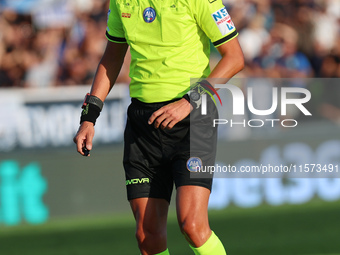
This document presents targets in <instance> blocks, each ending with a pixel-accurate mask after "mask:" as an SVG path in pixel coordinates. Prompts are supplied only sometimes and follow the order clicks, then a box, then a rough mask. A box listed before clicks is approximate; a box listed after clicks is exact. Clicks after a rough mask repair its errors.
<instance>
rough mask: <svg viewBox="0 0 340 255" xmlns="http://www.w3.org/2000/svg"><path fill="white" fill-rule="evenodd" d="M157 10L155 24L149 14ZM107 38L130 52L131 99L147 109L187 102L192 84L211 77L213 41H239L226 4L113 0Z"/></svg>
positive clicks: (196, 0)
mask: <svg viewBox="0 0 340 255" xmlns="http://www.w3.org/2000/svg"><path fill="white" fill-rule="evenodd" d="M149 7H151V8H153V9H154V10H155V13H156V16H155V19H154V21H152V22H150V23H147V22H146V21H145V20H144V17H143V13H144V11H145V10H146V8H149ZM106 32H107V38H108V40H110V41H112V42H124V41H125V40H126V42H127V43H128V44H129V46H130V52H131V65H130V77H131V83H130V96H131V97H134V98H137V99H139V100H141V101H143V102H146V103H153V102H163V101H168V100H172V99H175V98H180V97H182V96H183V95H184V94H185V93H186V92H187V91H188V90H189V87H190V78H202V77H203V78H205V77H207V76H208V75H209V73H210V68H209V56H210V43H209V39H211V41H212V42H213V43H214V45H215V46H219V45H221V44H223V43H225V42H227V41H228V40H231V39H233V38H234V37H236V36H237V33H236V29H235V26H234V24H233V23H232V21H231V19H230V16H229V14H228V12H227V11H226V10H225V7H224V5H223V4H222V1H221V0H215V1H212V0H163V1H159V0H111V2H110V10H109V14H108V26H107V31H106Z"/></svg>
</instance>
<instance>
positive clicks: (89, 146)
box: [85, 135, 93, 151]
mask: <svg viewBox="0 0 340 255" xmlns="http://www.w3.org/2000/svg"><path fill="white" fill-rule="evenodd" d="M92 140H93V136H92V135H88V136H87V137H86V142H85V147H86V149H88V150H89V151H90V150H92Z"/></svg>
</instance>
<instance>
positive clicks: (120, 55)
mask: <svg viewBox="0 0 340 255" xmlns="http://www.w3.org/2000/svg"><path fill="white" fill-rule="evenodd" d="M127 48H128V45H127V44H117V43H111V42H108V45H107V47H106V49H105V52H104V54H103V57H102V59H101V61H100V63H99V65H98V68H97V71H96V74H95V77H94V80H93V84H92V87H91V92H90V94H91V95H94V96H96V97H98V98H100V99H101V100H102V101H104V100H105V98H106V96H107V95H108V93H109V92H110V90H111V89H112V87H113V85H114V84H115V82H116V79H117V77H118V74H119V72H120V69H121V67H122V65H123V62H124V57H125V54H126V51H127Z"/></svg>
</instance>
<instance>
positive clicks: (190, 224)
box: [180, 219, 211, 247]
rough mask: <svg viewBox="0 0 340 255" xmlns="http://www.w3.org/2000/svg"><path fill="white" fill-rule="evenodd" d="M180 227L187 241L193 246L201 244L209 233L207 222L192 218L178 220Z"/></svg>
mask: <svg viewBox="0 0 340 255" xmlns="http://www.w3.org/2000/svg"><path fill="white" fill-rule="evenodd" d="M180 229H181V232H182V233H183V235H184V236H185V238H186V239H187V241H188V242H189V243H190V244H191V245H193V246H195V247H200V246H201V245H203V244H204V243H205V242H206V240H207V239H208V238H209V236H210V234H211V230H210V227H209V224H206V223H205V222H201V221H197V220H194V219H185V220H183V221H182V222H180Z"/></svg>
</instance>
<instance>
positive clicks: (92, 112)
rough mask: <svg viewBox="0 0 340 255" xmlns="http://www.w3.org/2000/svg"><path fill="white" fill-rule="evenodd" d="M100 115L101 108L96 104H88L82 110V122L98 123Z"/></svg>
mask: <svg viewBox="0 0 340 255" xmlns="http://www.w3.org/2000/svg"><path fill="white" fill-rule="evenodd" d="M99 115H100V108H99V107H98V106H97V105H94V104H87V105H86V106H85V107H84V108H83V111H82V112H81V117H80V124H81V123H83V122H84V121H89V122H92V123H93V125H95V124H96V120H97V118H98V117H99Z"/></svg>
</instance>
